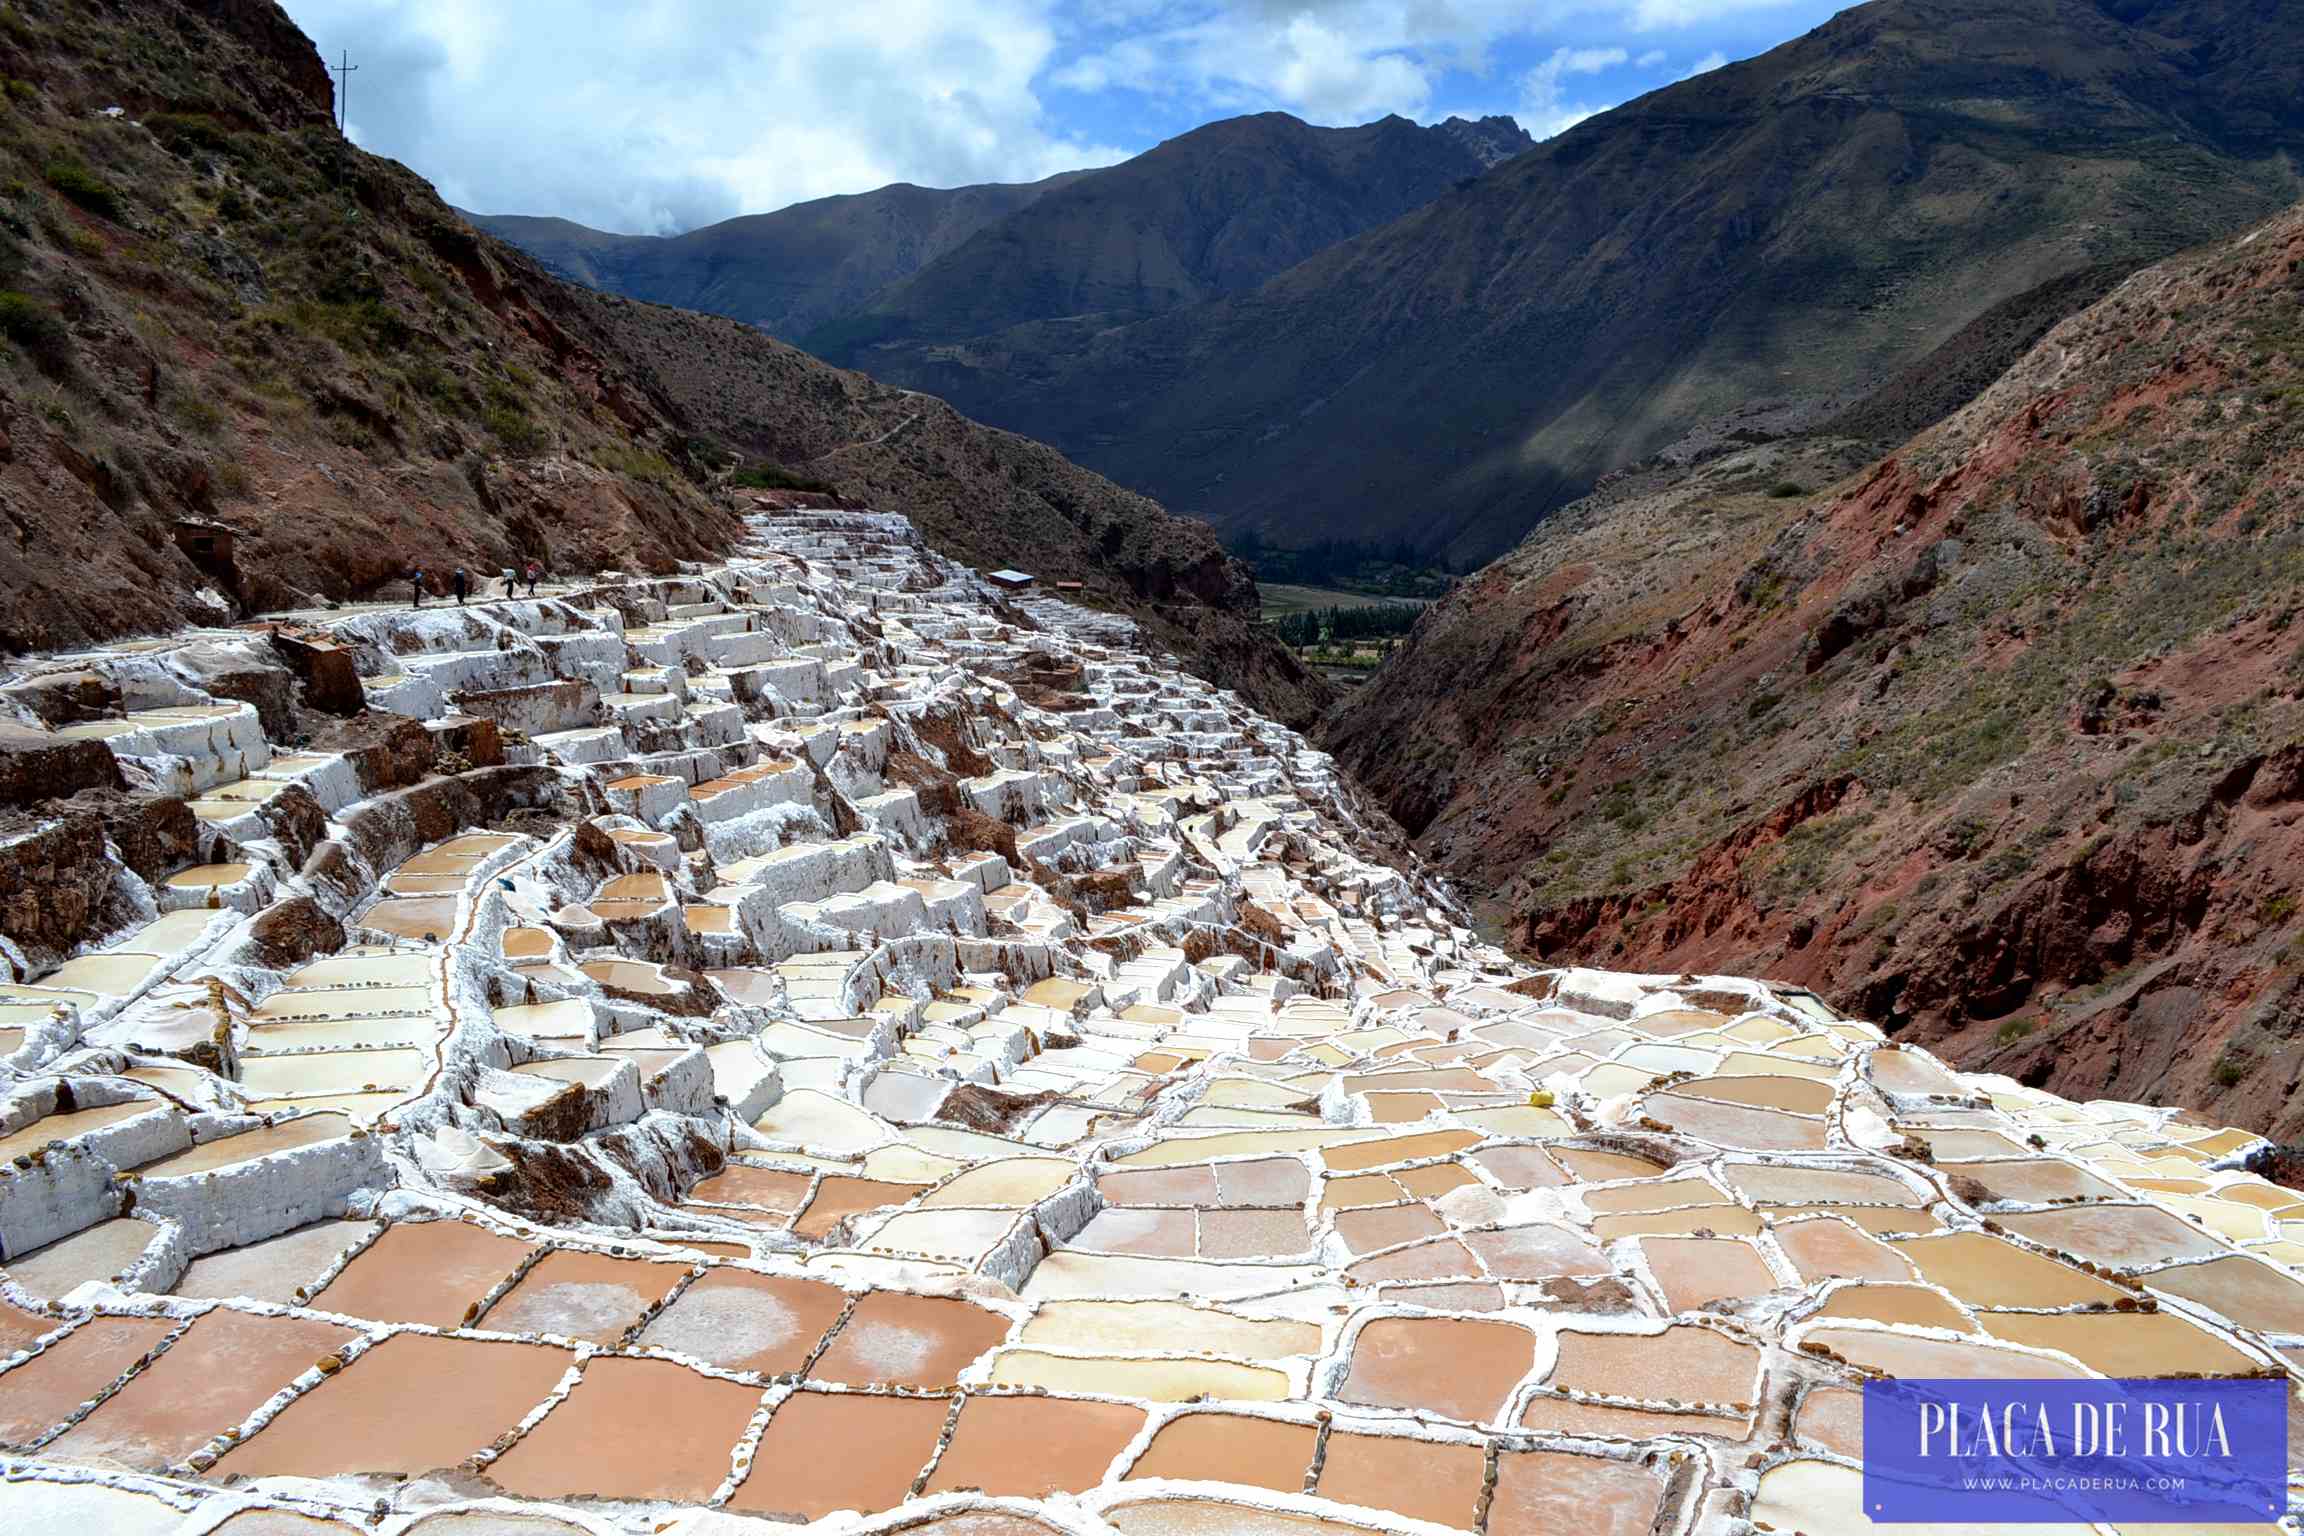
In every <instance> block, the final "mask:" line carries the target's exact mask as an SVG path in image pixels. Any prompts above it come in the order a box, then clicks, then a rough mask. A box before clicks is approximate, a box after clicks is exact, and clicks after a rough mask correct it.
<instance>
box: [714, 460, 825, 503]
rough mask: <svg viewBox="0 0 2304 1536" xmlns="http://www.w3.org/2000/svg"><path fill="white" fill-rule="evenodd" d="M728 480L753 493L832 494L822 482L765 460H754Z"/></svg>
mask: <svg viewBox="0 0 2304 1536" xmlns="http://www.w3.org/2000/svg"><path fill="white" fill-rule="evenodd" d="M729 478H730V479H731V480H732V481H734V482H735V483H736V484H737V485H741V486H747V487H749V488H751V489H752V490H755V491H810V492H814V493H815V494H817V495H821V496H829V495H831V494H832V487H831V486H830V485H829V484H827V483H825V482H824V481H822V480H816V479H811V478H810V477H809V476H807V475H798V474H794V473H793V472H792V471H791V470H789V469H786V468H785V467H784V466H783V465H781V464H776V463H771V462H770V461H769V460H767V459H754V460H753V461H752V462H751V463H749V464H747V465H745V466H744V467H743V468H742V469H740V470H738V471H736V473H735V474H734V475H731V476H730V477H729Z"/></svg>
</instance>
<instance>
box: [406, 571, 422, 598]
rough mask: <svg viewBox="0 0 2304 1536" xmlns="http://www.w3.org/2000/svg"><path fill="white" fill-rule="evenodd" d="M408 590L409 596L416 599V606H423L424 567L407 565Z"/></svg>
mask: <svg viewBox="0 0 2304 1536" xmlns="http://www.w3.org/2000/svg"><path fill="white" fill-rule="evenodd" d="M408 592H409V595H410V596H411V597H413V598H415V599H416V606H417V607H419V608H421V607H423V606H424V567H422V566H420V565H412V566H410V567H408Z"/></svg>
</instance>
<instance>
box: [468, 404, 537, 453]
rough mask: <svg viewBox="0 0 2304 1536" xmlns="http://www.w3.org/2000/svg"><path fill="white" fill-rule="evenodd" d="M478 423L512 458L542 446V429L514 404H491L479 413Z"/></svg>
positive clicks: (535, 451)
mask: <svg viewBox="0 0 2304 1536" xmlns="http://www.w3.org/2000/svg"><path fill="white" fill-rule="evenodd" d="M480 424H481V425H482V426H484V427H486V428H487V429H488V434H489V436H491V437H493V438H495V439H496V441H497V442H498V443H500V444H502V445H503V448H504V451H505V452H506V453H508V454H510V455H512V456H513V457H514V458H521V457H525V456H527V455H530V454H534V453H537V452H539V451H541V450H542V449H543V447H544V443H545V435H544V429H543V428H542V427H540V426H538V425H537V424H536V418H535V417H533V416H530V415H529V414H528V413H527V412H526V411H524V410H521V409H519V408H518V407H516V406H508V405H491V406H489V407H488V408H487V409H485V410H483V411H482V412H481V413H480Z"/></svg>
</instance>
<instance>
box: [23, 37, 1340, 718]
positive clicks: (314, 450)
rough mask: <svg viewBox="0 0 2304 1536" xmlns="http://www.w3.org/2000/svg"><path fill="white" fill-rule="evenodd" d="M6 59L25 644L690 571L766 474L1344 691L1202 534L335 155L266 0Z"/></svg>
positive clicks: (1236, 661) (1254, 666)
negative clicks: (519, 240)
mask: <svg viewBox="0 0 2304 1536" xmlns="http://www.w3.org/2000/svg"><path fill="white" fill-rule="evenodd" d="M163 38H164V39H166V46H160V45H158V44H157V43H156V42H155V39H163ZM0 76H4V77H5V79H6V81H7V91H6V93H5V98H4V101H5V106H4V109H0V110H4V112H5V120H6V124H5V125H6V130H7V131H6V133H5V134H0V182H4V183H5V188H6V190H5V191H4V192H0V341H4V342H5V347H4V350H0V517H4V518H5V524H4V526H5V529H6V531H7V533H8V534H9V535H10V536H11V537H10V538H9V539H8V541H7V542H6V543H5V544H4V545H0V550H4V554H0V650H7V651H23V650H33V649H53V648H59V647H68V646H71V645H74V644H78V643H83V642H87V641H90V640H95V639H101V638H105V637H108V636H114V635H120V634H125V633H135V632H141V631H152V630H167V629H172V628H177V627H180V626H184V625H188V624H217V623H230V622H235V621H238V620H242V619H246V618H248V617H250V616H252V615H255V614H258V613H263V612H267V611H275V610H279V609H284V608H291V607H310V606H320V605H325V604H330V603H340V602H344V601H352V600H376V599H379V598H382V599H385V600H391V601H399V600H403V599H404V596H405V593H406V590H407V589H406V586H405V584H404V580H403V577H404V574H405V572H406V571H407V569H408V568H409V567H410V566H411V565H421V566H423V567H425V568H427V569H429V570H431V571H432V572H433V573H434V575H435V577H436V578H437V577H441V576H444V575H445V573H446V572H447V571H449V570H451V569H453V568H455V567H457V566H462V567H463V568H465V569H467V570H469V571H473V572H476V573H477V572H486V571H492V570H496V569H500V568H501V567H503V566H505V565H512V564H522V563H525V562H526V561H528V560H531V559H534V560H537V561H540V562H542V563H543V564H544V565H546V566H547V567H548V568H549V569H551V570H552V571H553V572H554V573H555V574H559V575H569V574H580V573H586V572H590V571H594V570H599V569H602V568H617V569H624V570H669V569H672V568H674V567H675V566H676V564H677V563H678V562H679V561H682V560H694V559H704V558H709V557H712V556H715V555H717V554H719V553H721V552H723V551H724V550H725V549H726V548H727V547H728V546H729V545H730V543H732V542H733V541H734V540H735V539H736V538H737V537H738V536H739V535H740V533H741V528H742V524H741V516H742V514H743V513H745V512H747V511H749V510H751V509H752V508H753V506H754V504H755V499H756V497H755V493H752V492H749V491H745V490H743V489H741V487H740V486H739V485H737V484H734V483H732V481H731V476H730V471H731V469H732V467H734V466H736V465H738V464H740V463H741V464H747V465H749V467H750V468H751V469H752V470H753V471H754V473H753V474H752V475H751V476H750V477H749V478H751V479H754V480H756V481H759V480H764V481H765V482H767V483H776V482H782V483H786V484H799V485H805V486H812V487H815V488H816V491H815V492H814V494H816V495H817V496H818V499H822V498H823V497H825V496H839V495H842V494H844V493H845V494H847V495H848V496H850V497H851V498H853V499H870V500H872V501H873V502H874V503H875V504H876V505H880V506H884V507H887V508H889V509H890V510H896V511H906V512H910V513H912V514H913V515H914V516H915V517H916V518H917V519H918V520H919V521H920V522H921V524H922V526H923V527H924V529H926V530H927V531H928V533H929V536H930V538H931V540H932V541H934V542H937V543H938V544H939V546H940V547H942V548H944V549H946V550H947V551H948V552H950V553H953V554H955V555H956V556H957V557H959V558H962V559H975V560H977V561H979V563H988V562H989V561H990V560H993V559H997V560H998V561H999V562H1001V563H1010V562H1012V561H1014V560H1015V559H1016V558H1017V550H1016V548H1015V544H1014V531H1016V530H1026V529H1028V530H1030V531H1031V534H1032V536H1033V538H1034V539H1035V540H1036V541H1037V545H1038V548H1037V551H1036V558H1035V560H1034V562H1033V567H1032V568H1034V569H1036V570H1043V571H1046V572H1048V573H1049V574H1051V575H1057V574H1062V575H1067V576H1071V577H1074V578H1076V579H1079V580H1081V581H1083V582H1084V584H1085V591H1084V593H1083V598H1084V600H1086V601H1090V602H1093V603H1096V604H1099V605H1101V606H1104V607H1107V608H1111V609H1114V610H1117V611H1121V612H1126V613H1131V614H1136V615H1138V616H1140V617H1141V618H1142V620H1143V622H1144V623H1145V624H1146V625H1147V626H1148V628H1150V630H1151V631H1152V633H1153V635H1154V637H1155V638H1156V639H1159V640H1162V641H1164V642H1166V643H1168V644H1169V645H1171V646H1172V647H1173V648H1174V649H1175V650H1176V651H1177V652H1178V654H1179V655H1180V656H1181V657H1182V658H1183V659H1184V660H1185V661H1186V663H1187V664H1188V665H1192V666H1195V667H1198V668H1200V669H1203V671H1204V672H1205V674H1206V675H1208V676H1211V677H1212V678H1214V679H1215V680H1217V681H1219V682H1222V683H1225V684H1228V685H1231V686H1236V687H1239V688H1240V689H1241V690H1242V692H1243V693H1244V694H1246V695H1247V696H1248V697H1249V698H1251V699H1254V700H1256V701H1258V702H1259V703H1262V704H1265V705H1266V706H1267V707H1268V708H1270V709H1271V710H1272V711H1273V712H1274V713H1277V714H1281V715H1287V716H1293V717H1294V718H1298V719H1302V718H1306V717H1307V716H1308V715H1309V714H1310V713H1311V712H1313V711H1315V710H1317V709H1318V708H1319V706H1320V705H1321V704H1322V703H1324V702H1325V698H1326V693H1325V687H1324V685H1323V684H1321V683H1320V682H1319V680H1318V679H1316V678H1312V677H1310V676H1309V675H1308V674H1306V673H1305V672H1304V670H1303V668H1301V667H1300V666H1298V665H1297V664H1296V662H1295V660H1294V658H1293V657H1291V656H1289V655H1288V654H1287V653H1286V652H1285V651H1284V650H1283V649H1282V648H1281V647H1280V646H1279V645H1278V643H1277V642H1276V641H1274V640H1272V639H1271V638H1270V637H1269V636H1266V635H1264V634H1263V633H1262V632H1261V631H1260V630H1259V629H1258V627H1257V625H1256V622H1255V615H1256V610H1257V600H1256V592H1255V586H1254V583H1253V581H1252V579H1251V578H1250V577H1249V574H1248V572H1247V571H1246V569H1245V568H1244V567H1242V566H1241V565H1239V563H1238V562H1236V561H1233V560H1231V559H1229V558H1228V557H1227V556H1226V555H1225V554H1224V553H1223V551H1222V549H1221V548H1220V547H1219V546H1218V545H1217V543H1216V541H1215V538H1214V536H1213V534H1212V533H1211V532H1210V531H1209V529H1208V528H1207V527H1206V526H1205V525H1204V524H1200V523H1196V522H1190V521H1186V520H1183V519H1178V518H1174V517H1171V516H1169V515H1168V514H1167V513H1166V512H1165V511H1163V510H1162V509H1161V508H1160V507H1158V506H1157V505H1156V504H1154V503H1152V502H1150V501H1148V500H1146V499H1145V498H1143V497H1141V496H1138V495H1134V494H1132V493H1130V492H1126V491H1123V490H1121V489H1120V488H1119V487H1117V486H1114V485H1112V484H1111V483H1110V482H1108V481H1105V480H1103V479H1101V478H1100V477H1098V476H1096V475H1094V474H1092V473H1090V472H1088V471H1086V470H1083V469H1081V468H1080V467H1079V466H1078V465H1075V464H1072V463H1070V462H1069V461H1067V460H1065V459H1064V458H1063V457H1062V456H1061V455H1059V454H1056V453H1055V452H1053V451H1052V450H1049V449H1046V448H1044V447H1042V446H1041V445H1039V444H1036V443H1029V442H1026V441H1024V440H1022V439H1019V438H1016V437H1013V436H1012V435H1010V434H1008V433H1005V432H999V431H994V430H992V429H988V428H985V427H982V426H979V425H977V424H976V423H974V422H972V421H969V420H967V419H965V418H963V417H961V416H959V415H957V414H956V413H954V412H952V411H951V410H950V409H949V408H948V407H945V406H944V405H943V404H942V403H941V402H938V401H933V400H927V399H924V398H921V397H918V396H914V395H911V394H908V393H905V392H902V391H898V390H894V389H889V388H885V387H882V386H879V385H876V384H874V383H872V381H870V380H868V379H863V378H861V377H859V376H857V375H854V374H848V373H843V372H841V371H840V370H837V369H834V368H832V367H830V366H828V365H826V364H824V363H821V362H818V361H817V360H815V359H813V358H809V357H806V356H805V355H803V354H800V353H797V352H795V351H793V350H792V349H791V348H789V347H784V346H781V345H780V344H778V343H776V342H773V341H771V340H769V339H768V338H767V337H766V336H764V335H762V334H760V333H759V332H757V331H751V330H746V329H744V328H741V327H736V326H733V325H730V324H728V323H727V322H722V321H715V320H709V319H707V318H706V317H703V316H697V315H686V314H681V313H679V312H676V311H669V310H665V311H655V312H653V313H654V315H655V317H656V318H654V319H652V320H651V321H650V322H649V323H648V324H647V325H645V326H642V325H638V324H636V323H635V322H633V321H631V320H630V319H629V318H628V317H627V316H625V315H624V314H622V313H621V312H620V311H619V307H618V306H619V305H620V304H621V301H617V302H615V303H611V302H610V301H608V300H604V299H602V298H601V297H600V296H599V295H596V294H593V293H590V292H588V291H586V290H584V289H581V288H576V287H572V286H570V285H569V284H567V283H564V282H562V281H561V280H559V279H557V278H555V277H553V276H551V275H550V274H548V273H546V272H545V271H544V270H543V268H542V267H541V266H539V265H538V264H537V263H536V262H535V261H534V260H532V259H531V258H529V257H528V256H526V255H523V254H522V253H520V252H519V251H517V250H515V249H513V248H512V247H510V246H507V245H504V244H502V243H500V242H498V241H496V240H494V239H491V238H489V237H488V236H486V235H483V234H480V233H478V232H476V231H475V230H474V229H472V228H471V226H469V225H468V224H466V223H465V222H464V221H463V220H462V219H461V218H459V217H458V216H457V215H456V214H455V212H454V211H453V210H451V209H449V208H448V207H447V206H445V205H444V204H443V203H441V201H440V200H439V198H438V197H437V196H436V195H435V194H434V192H433V190H432V188H431V187H430V186H428V185H427V184H426V183H424V182H423V181H422V180H421V179H420V178H418V177H417V176H415V175H414V174H412V173H411V172H409V171H408V170H407V169H406V168H404V167H402V166H399V165H397V164H394V163H393V162H391V161H389V160H383V159H379V158H377V157H374V156H371V155H368V154H365V153H362V152H361V151H359V150H357V149H355V148H353V147H352V146H351V145H349V144H347V143H346V142H345V141H344V140H343V139H342V137H341V136H340V135H339V134H338V133H337V132H336V129H335V124H334V121H333V116H332V102H331V95H330V79H329V76H328V72H327V70H326V68H325V66H324V65H323V64H322V63H321V61H320V58H319V56H318V54H317V53H316V52H315V51H314V50H313V47H312V45H311V43H310V42H309V41H308V40H307V39H306V38H305V37H304V36H303V35H302V34H301V33H300V32H298V31H297V30H296V28H295V26H294V24H293V23H292V22H290V21H289V20H288V18H287V17H286V15H285V14H284V13H282V12H281V11H280V9H279V8H278V7H277V6H276V5H275V4H273V3H271V0H135V3H132V4H97V3H95V0H75V3H62V0H59V3H55V4H51V5H47V6H44V7H43V8H42V9H41V10H40V11H39V12H38V13H37V14H34V13H31V12H28V11H27V10H25V9H23V8H10V9H8V10H7V11H5V12H4V13H0ZM627 307H631V308H637V306H627ZM899 412H901V413H902V414H903V415H905V416H908V417H913V418H917V425H909V426H905V427H904V429H903V430H901V431H893V432H892V431H891V428H892V427H896V426H898V425H899V423H898V421H897V420H896V419H895V418H896V417H897V415H898V413H899ZM771 450H772V451H773V452H774V453H778V454H784V455H787V456H789V457H790V458H791V459H792V460H794V461H799V460H805V461H806V463H805V464H804V465H803V464H800V463H798V462H794V463H784V462H782V461H781V460H779V461H778V462H776V463H773V464H769V465H760V464H757V463H753V462H752V461H754V460H756V459H761V458H767V457H769V456H770V453H771ZM988 521H989V522H993V523H996V524H997V525H999V526H998V528H997V530H996V531H987V530H985V529H984V528H982V527H980V526H978V525H979V524H982V523H985V522H988Z"/></svg>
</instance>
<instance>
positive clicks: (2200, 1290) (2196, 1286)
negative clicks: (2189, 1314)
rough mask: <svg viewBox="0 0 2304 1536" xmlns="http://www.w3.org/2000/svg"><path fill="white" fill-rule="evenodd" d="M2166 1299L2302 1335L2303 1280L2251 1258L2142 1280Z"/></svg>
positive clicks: (2266, 1328)
mask: <svg viewBox="0 0 2304 1536" xmlns="http://www.w3.org/2000/svg"><path fill="white" fill-rule="evenodd" d="M2144 1283H2145V1284H2146V1285H2148V1286H2150V1287H2151V1288H2152V1289H2153V1290H2155V1291H2159V1292H2162V1293H2163V1294H2165V1295H2169V1296H2178V1297H2182V1298H2183V1299H2185V1300H2187V1301H2196V1302H2199V1303H2200V1304H2201V1305H2202V1306H2205V1307H2212V1308H2214V1309H2215V1310H2216V1311H2217V1312H2220V1313H2222V1314H2223V1315H2224V1316H2226V1317H2228V1318H2230V1319H2232V1321H2234V1322H2236V1323H2238V1324H2240V1325H2241V1326H2242V1327H2243V1328H2255V1329H2259V1330H2261V1331H2263V1332H2266V1333H2304V1282H2299V1281H2298V1280H2297V1279H2296V1278H2295V1277H2294V1276H2293V1275H2290V1274H2288V1273H2286V1272H2285V1271H2283V1270H2279V1269H2275V1268H2274V1267H2273V1266H2271V1265H2269V1264H2265V1263H2261V1262H2259V1261H2258V1260H2255V1259H2249V1258H2241V1257H2238V1256H2234V1257H2231V1258H2223V1259H2210V1260H2208V1261H2207V1262H2205V1263H2202V1264H2181V1265H2177V1266H2176V1267H2174V1268H2172V1269H2163V1270H2157V1271H2155V1272H2153V1274H2151V1275H2150V1276H2149V1277H2148V1278H2147V1279H2146V1280H2145V1282H2144Z"/></svg>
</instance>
